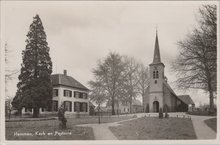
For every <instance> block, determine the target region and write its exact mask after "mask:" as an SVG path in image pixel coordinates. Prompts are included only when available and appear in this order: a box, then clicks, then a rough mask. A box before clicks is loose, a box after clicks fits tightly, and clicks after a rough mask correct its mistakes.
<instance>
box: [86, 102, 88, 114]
mask: <svg viewBox="0 0 220 145" xmlns="http://www.w3.org/2000/svg"><path fill="white" fill-rule="evenodd" d="M86 112H88V103H86Z"/></svg>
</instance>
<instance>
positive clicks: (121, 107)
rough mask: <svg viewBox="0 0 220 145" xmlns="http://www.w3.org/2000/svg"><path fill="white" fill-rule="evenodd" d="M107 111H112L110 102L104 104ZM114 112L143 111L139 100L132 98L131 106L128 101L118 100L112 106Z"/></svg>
mask: <svg viewBox="0 0 220 145" xmlns="http://www.w3.org/2000/svg"><path fill="white" fill-rule="evenodd" d="M106 108H107V111H108V112H111V111H112V106H111V104H107V105H106ZM114 109H115V113H116V114H127V113H140V112H143V106H142V103H141V102H140V101H139V100H136V99H133V100H132V106H131V107H130V103H129V102H128V101H118V103H115V106H114ZM131 109H132V110H131Z"/></svg>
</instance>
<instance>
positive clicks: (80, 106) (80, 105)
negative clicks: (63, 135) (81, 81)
mask: <svg viewBox="0 0 220 145" xmlns="http://www.w3.org/2000/svg"><path fill="white" fill-rule="evenodd" d="M79 108H80V109H79V111H80V112H82V103H79Z"/></svg>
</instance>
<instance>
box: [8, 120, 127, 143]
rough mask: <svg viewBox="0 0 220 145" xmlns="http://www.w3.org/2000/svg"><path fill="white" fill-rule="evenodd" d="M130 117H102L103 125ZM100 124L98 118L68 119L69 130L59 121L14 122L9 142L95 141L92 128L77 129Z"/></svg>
mask: <svg viewBox="0 0 220 145" xmlns="http://www.w3.org/2000/svg"><path fill="white" fill-rule="evenodd" d="M130 118H131V117H129V116H120V117H101V123H108V122H116V121H120V120H126V119H130ZM87 123H98V117H97V116H92V117H91V116H88V117H81V118H68V119H67V129H66V130H60V129H59V121H58V120H36V121H27V120H25V121H12V122H5V124H6V139H7V140H94V134H93V130H92V128H90V127H77V126H76V125H78V124H87Z"/></svg>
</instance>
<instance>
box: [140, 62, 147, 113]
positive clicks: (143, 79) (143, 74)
mask: <svg viewBox="0 0 220 145" xmlns="http://www.w3.org/2000/svg"><path fill="white" fill-rule="evenodd" d="M137 71H138V85H137V87H138V92H139V94H141V96H142V100H143V102H144V97H145V96H146V93H147V87H148V86H149V72H148V67H146V66H144V64H139V65H138V70H137ZM145 109H146V108H144V110H145Z"/></svg>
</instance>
